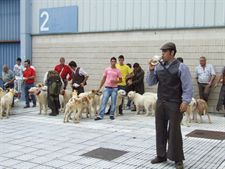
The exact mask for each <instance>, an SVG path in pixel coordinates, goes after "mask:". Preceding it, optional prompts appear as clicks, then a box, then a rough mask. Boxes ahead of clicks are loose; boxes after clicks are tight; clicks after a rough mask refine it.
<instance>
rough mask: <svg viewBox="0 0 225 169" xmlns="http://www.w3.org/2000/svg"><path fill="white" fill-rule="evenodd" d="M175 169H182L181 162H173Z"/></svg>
mask: <svg viewBox="0 0 225 169" xmlns="http://www.w3.org/2000/svg"><path fill="white" fill-rule="evenodd" d="M175 166H176V169H184V164H183V162H182V161H179V162H175Z"/></svg>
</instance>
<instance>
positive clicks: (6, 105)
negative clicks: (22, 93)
mask: <svg viewBox="0 0 225 169" xmlns="http://www.w3.org/2000/svg"><path fill="white" fill-rule="evenodd" d="M15 93H16V91H15V90H14V89H10V90H9V92H8V93H6V94H5V95H4V96H2V98H1V101H0V119H2V118H3V113H4V112H6V118H9V115H10V111H11V108H12V102H13V97H14V95H15Z"/></svg>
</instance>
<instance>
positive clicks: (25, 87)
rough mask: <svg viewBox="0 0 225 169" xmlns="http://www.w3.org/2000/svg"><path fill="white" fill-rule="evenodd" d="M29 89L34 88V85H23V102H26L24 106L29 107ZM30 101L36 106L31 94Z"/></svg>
mask: <svg viewBox="0 0 225 169" xmlns="http://www.w3.org/2000/svg"><path fill="white" fill-rule="evenodd" d="M31 87H34V84H24V93H25V100H26V106H30V101H29V89H30V88H31ZM31 99H32V101H33V105H36V98H35V96H34V95H33V94H32V95H31Z"/></svg>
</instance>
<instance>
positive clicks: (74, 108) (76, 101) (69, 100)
mask: <svg viewBox="0 0 225 169" xmlns="http://www.w3.org/2000/svg"><path fill="white" fill-rule="evenodd" d="M29 93H30V94H34V95H35V96H36V98H37V101H38V103H39V114H42V112H44V114H45V115H47V111H48V99H47V86H44V84H43V83H38V84H37V85H36V86H35V87H32V88H31V89H30V90H29ZM15 94H16V91H15V90H14V89H9V90H7V91H4V90H3V89H2V88H0V118H1V119H2V118H3V116H4V115H5V116H6V117H7V118H8V117H9V115H10V111H11V107H12V102H13V97H14V95H15ZM125 96H126V92H125V91H124V90H118V94H117V101H116V112H115V116H117V115H118V114H119V106H120V105H121V103H122V99H123V97H125ZM127 96H128V98H129V99H130V100H131V101H133V102H134V105H135V106H136V112H137V114H140V113H141V112H143V113H145V114H146V116H149V115H152V116H154V114H155V110H156V101H157V94H156V93H152V92H146V93H144V94H143V95H141V94H139V93H137V92H135V91H130V92H128V94H127ZM102 97H103V95H102V92H101V91H97V90H91V91H88V92H85V93H81V94H79V95H78V94H77V92H76V91H73V92H72V91H70V90H62V91H61V93H60V95H59V102H60V112H62V113H64V120H63V121H64V122H69V120H72V121H73V122H74V123H79V122H80V119H81V118H82V117H83V114H84V115H85V116H86V117H87V118H92V117H94V116H96V115H97V114H98V111H99V108H100V105H101V100H102ZM110 105H111V99H109V102H108V106H110ZM184 115H185V117H186V119H185V123H184V122H182V123H183V124H184V125H187V126H190V123H191V122H192V121H194V122H198V123H200V122H202V116H203V115H207V116H208V120H209V123H211V119H210V116H209V113H208V106H207V103H206V102H205V101H204V100H202V99H194V98H192V101H191V103H190V104H189V106H188V110H187V111H186V112H185V113H184ZM198 116H199V117H200V121H199V120H198Z"/></svg>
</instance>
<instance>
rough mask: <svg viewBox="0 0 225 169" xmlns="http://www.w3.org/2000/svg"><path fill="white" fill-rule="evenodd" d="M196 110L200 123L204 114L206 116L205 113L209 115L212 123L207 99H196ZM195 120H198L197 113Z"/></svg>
mask: <svg viewBox="0 0 225 169" xmlns="http://www.w3.org/2000/svg"><path fill="white" fill-rule="evenodd" d="M194 112H196V113H197V114H198V115H199V117H200V123H201V122H202V116H204V115H207V116H208V120H209V123H212V121H211V119H210V116H209V113H208V105H207V103H206V101H205V100H203V99H197V100H196V106H195V109H194ZM195 120H196V122H198V119H197V115H195Z"/></svg>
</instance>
